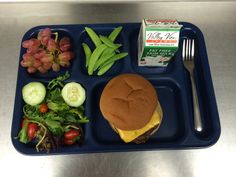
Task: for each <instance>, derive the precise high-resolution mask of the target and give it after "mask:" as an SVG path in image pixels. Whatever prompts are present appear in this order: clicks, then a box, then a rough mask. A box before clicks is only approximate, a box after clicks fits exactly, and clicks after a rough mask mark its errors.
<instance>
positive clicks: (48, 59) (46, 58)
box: [40, 54, 53, 62]
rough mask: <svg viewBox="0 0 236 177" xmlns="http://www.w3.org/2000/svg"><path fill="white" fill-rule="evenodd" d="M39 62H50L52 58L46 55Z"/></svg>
mask: <svg viewBox="0 0 236 177" xmlns="http://www.w3.org/2000/svg"><path fill="white" fill-rule="evenodd" d="M40 60H41V62H52V61H53V56H52V55H50V54H46V55H44V56H43V57H42V58H41V59H40Z"/></svg>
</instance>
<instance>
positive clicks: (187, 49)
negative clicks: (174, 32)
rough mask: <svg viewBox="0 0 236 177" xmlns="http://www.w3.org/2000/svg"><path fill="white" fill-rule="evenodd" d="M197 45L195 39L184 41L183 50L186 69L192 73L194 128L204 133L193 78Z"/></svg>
mask: <svg viewBox="0 0 236 177" xmlns="http://www.w3.org/2000/svg"><path fill="white" fill-rule="evenodd" d="M194 45H195V43H194V39H192V40H191V39H184V40H183V49H182V58H183V63H184V66H185V68H186V69H187V70H188V71H189V73H190V79H191V84H192V96H193V109H194V115H193V116H194V128H195V130H196V131H198V132H201V131H202V120H201V114H200V110H199V103H198V96H197V90H196V85H195V81H194V77H193V73H194V72H193V71H194V53H195V46H194Z"/></svg>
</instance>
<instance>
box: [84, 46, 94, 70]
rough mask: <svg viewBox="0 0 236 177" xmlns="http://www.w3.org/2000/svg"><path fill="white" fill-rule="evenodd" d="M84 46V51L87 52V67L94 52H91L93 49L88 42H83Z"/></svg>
mask: <svg viewBox="0 0 236 177" xmlns="http://www.w3.org/2000/svg"><path fill="white" fill-rule="evenodd" d="M82 46H83V48H84V53H85V57H86V68H87V67H88V63H89V59H90V57H91V54H92V52H91V49H90V48H89V46H88V45H87V44H86V43H82Z"/></svg>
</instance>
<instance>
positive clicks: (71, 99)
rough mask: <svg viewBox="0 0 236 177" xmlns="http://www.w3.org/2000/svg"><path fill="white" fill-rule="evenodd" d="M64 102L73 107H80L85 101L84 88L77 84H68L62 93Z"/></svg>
mask: <svg viewBox="0 0 236 177" xmlns="http://www.w3.org/2000/svg"><path fill="white" fill-rule="evenodd" d="M61 94H62V97H63V99H64V101H65V102H66V103H67V104H68V105H69V106H72V107H79V106H80V105H82V104H83V103H84V101H85V98H86V94H85V90H84V88H83V87H82V86H81V85H80V84H79V83H76V82H70V83H68V84H66V85H65V86H64V87H63V89H62V91H61Z"/></svg>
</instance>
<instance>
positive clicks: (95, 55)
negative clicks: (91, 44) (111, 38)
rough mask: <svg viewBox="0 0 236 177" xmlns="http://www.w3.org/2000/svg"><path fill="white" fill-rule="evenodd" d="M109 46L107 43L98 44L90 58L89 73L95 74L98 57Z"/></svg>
mask: <svg viewBox="0 0 236 177" xmlns="http://www.w3.org/2000/svg"><path fill="white" fill-rule="evenodd" d="M106 48H107V46H106V45H105V44H101V45H100V46H98V47H97V48H96V49H95V50H94V51H93V53H92V55H91V57H90V59H89V64H88V74H89V75H92V74H93V68H94V65H95V63H96V61H97V60H98V58H99V57H100V56H101V54H102V52H103V51H104V50H105V49H106Z"/></svg>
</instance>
